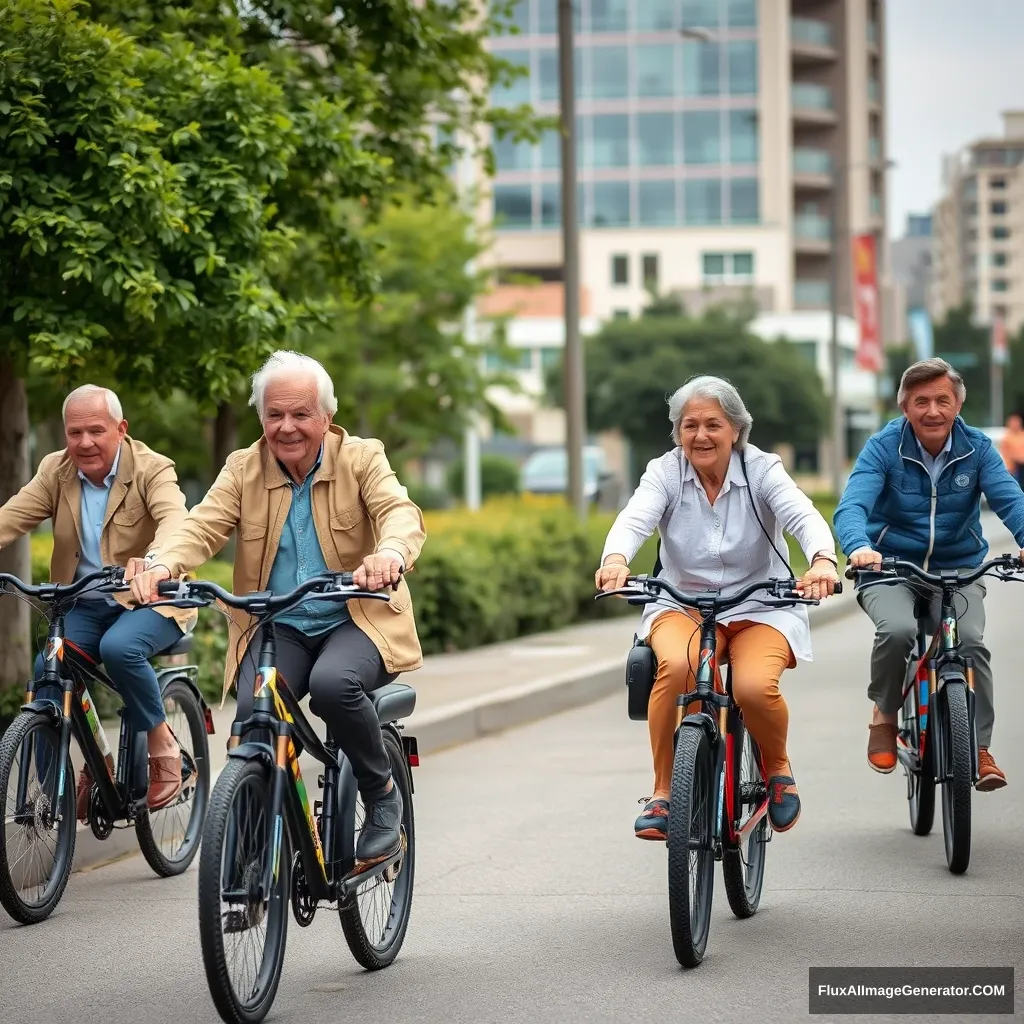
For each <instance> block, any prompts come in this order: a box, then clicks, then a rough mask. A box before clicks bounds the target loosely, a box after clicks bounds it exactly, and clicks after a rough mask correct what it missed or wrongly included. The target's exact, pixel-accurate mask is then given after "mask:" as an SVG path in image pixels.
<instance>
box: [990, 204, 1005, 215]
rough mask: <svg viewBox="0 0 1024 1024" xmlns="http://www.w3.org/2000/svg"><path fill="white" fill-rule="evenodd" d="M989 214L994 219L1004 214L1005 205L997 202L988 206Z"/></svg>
mask: <svg viewBox="0 0 1024 1024" xmlns="http://www.w3.org/2000/svg"><path fill="white" fill-rule="evenodd" d="M989 212H991V213H992V214H994V215H995V216H996V217H999V216H1001V215H1002V214H1004V213H1006V203H1004V202H1002V201H999V202H994V203H990V204H989Z"/></svg>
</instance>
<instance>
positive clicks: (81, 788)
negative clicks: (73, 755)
mask: <svg viewBox="0 0 1024 1024" xmlns="http://www.w3.org/2000/svg"><path fill="white" fill-rule="evenodd" d="M92 784H93V777H92V772H91V771H89V766H88V765H85V766H84V767H83V768H82V770H81V771H80V772H79V773H78V789H77V790H76V792H75V816H76V817H77V818H78V820H79V821H80V822H82V823H83V824H84V823H85V822H87V821H88V820H89V793H90V792H91V791H92Z"/></svg>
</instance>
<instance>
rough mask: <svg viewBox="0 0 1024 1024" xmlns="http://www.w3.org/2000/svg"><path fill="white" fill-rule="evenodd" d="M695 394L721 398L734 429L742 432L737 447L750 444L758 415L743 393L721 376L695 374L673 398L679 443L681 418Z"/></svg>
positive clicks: (670, 415) (670, 408)
mask: <svg viewBox="0 0 1024 1024" xmlns="http://www.w3.org/2000/svg"><path fill="white" fill-rule="evenodd" d="M695 398H703V399H706V400H708V401H712V402H717V403H718V404H719V405H720V406H721V407H722V412H723V413H725V418H726V419H727V420H728V421H729V424H730V425H731V426H732V428H733V430H738V431H739V434H740V436H739V437H738V438H737V439H736V444H735V445H733V447H734V448H744V447H746V444H747V440H748V439H749V438H750V428H751V427H752V426H753V425H754V417H753V416H751V415H750V413H749V412H747V407H746V406H745V405H744V404H743V399H742V398H740V393H739V392H738V391H737V390H736V389H735V388H734V387H733V386H732V385H731V384H730V383H729V382H728V381H727V380H723V379H722V378H721V377H709V376H701V377H691V378H690V379H689V380H688V381H687V382H686V383H685V384H684V385H683V386H682V387H681V388H679V389H678V390H677V391H676V392H675V394H673V395H672V397H671V398H669V400H668V418H669V419H670V420H671V421H672V437H673V440H675V441H676V442H677V443H678V434H679V421H680V420H681V419H682V418H683V410H684V409H685V408H686V406H687V404H688V403H689V402H691V401H693V399H695Z"/></svg>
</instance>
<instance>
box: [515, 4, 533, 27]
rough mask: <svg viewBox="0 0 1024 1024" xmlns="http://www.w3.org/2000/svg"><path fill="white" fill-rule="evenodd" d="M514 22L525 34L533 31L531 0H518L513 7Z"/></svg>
mask: <svg viewBox="0 0 1024 1024" xmlns="http://www.w3.org/2000/svg"><path fill="white" fill-rule="evenodd" d="M512 24H513V25H515V26H516V28H518V29H519V31H520V32H522V33H524V34H526V33H528V32H530V31H531V26H530V0H516V4H515V6H514V7H513V9H512Z"/></svg>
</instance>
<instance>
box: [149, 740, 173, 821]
mask: <svg viewBox="0 0 1024 1024" xmlns="http://www.w3.org/2000/svg"><path fill="white" fill-rule="evenodd" d="M180 792H181V755H180V754H179V755H178V756H177V757H151V758H150V759H149V793H148V794H147V796H146V806H148V807H149V809H150V810H151V811H157V810H159V809H160V808H161V807H166V806H167V805H168V804H169V803H173V802H174V801H175V800H176V799H177V798H178V794H179V793H180Z"/></svg>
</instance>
